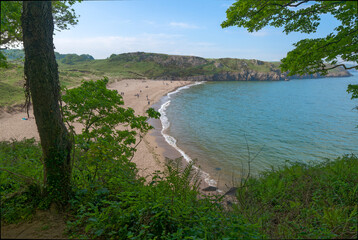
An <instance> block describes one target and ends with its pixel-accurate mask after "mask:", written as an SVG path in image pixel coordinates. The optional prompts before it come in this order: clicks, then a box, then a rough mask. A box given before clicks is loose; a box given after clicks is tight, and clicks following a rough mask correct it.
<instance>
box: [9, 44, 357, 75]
mask: <svg viewBox="0 0 358 240" xmlns="http://www.w3.org/2000/svg"><path fill="white" fill-rule="evenodd" d="M4 53H5V55H6V56H8V57H9V59H16V58H21V57H22V58H23V56H24V53H23V51H22V50H17V49H15V50H5V51H4ZM55 55H56V59H57V61H58V63H59V67H60V69H63V70H66V71H72V72H75V71H78V72H88V73H94V74H95V75H101V74H104V75H111V76H115V77H116V78H119V79H125V78H134V79H162V80H189V81H280V80H289V79H293V78H321V77H345V76H351V74H350V73H349V72H348V71H346V70H344V69H343V68H341V67H340V68H336V69H333V70H330V71H329V73H328V75H327V76H321V75H319V74H310V75H308V74H307V75H304V76H291V77H288V76H287V72H283V73H282V72H281V70H280V68H279V65H280V63H279V62H264V61H260V60H256V59H251V60H248V59H237V58H218V59H211V58H201V57H195V56H181V55H168V54H157V53H144V52H133V53H123V54H112V55H111V56H110V57H109V58H107V59H98V60H95V59H94V58H93V57H92V56H91V55H88V54H82V55H77V54H60V53H57V52H56V53H55Z"/></svg>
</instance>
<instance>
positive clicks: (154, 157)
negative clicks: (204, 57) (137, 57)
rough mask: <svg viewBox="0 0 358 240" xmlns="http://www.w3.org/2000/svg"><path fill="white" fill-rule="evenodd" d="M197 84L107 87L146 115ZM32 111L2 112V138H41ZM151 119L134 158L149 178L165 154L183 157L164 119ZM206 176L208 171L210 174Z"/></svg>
mask: <svg viewBox="0 0 358 240" xmlns="http://www.w3.org/2000/svg"><path fill="white" fill-rule="evenodd" d="M196 84H198V83H194V82H192V81H170V80H143V79H140V80H138V79H125V80H120V81H116V82H112V83H109V84H108V85H107V88H108V89H111V90H117V91H118V93H122V97H123V100H124V107H131V108H133V109H134V111H135V114H137V115H144V114H145V111H146V110H147V109H148V108H149V107H152V108H154V109H156V110H157V111H158V109H159V108H161V107H162V105H163V104H164V103H165V102H164V100H163V99H164V98H165V97H168V95H169V96H170V95H171V94H174V93H175V92H177V91H181V89H180V88H182V87H184V88H188V87H191V86H190V85H196ZM169 98H170V97H169ZM29 113H30V118H28V120H23V118H27V114H26V111H16V112H3V113H2V115H1V117H0V141H9V140H11V139H14V140H22V139H23V138H35V140H36V141H39V135H38V131H37V126H36V123H35V119H34V115H33V109H32V108H30V111H29ZM149 123H150V124H151V125H153V127H154V129H152V130H150V131H149V132H148V133H147V134H145V136H144V137H143V140H142V142H141V143H139V144H138V146H137V151H136V152H135V154H134V157H133V159H132V161H133V162H134V163H136V165H137V168H138V170H139V176H141V177H145V178H146V179H147V182H150V181H151V177H152V174H153V173H154V172H155V171H164V169H165V163H166V158H170V159H176V158H180V157H182V154H181V153H180V152H179V151H178V149H176V148H175V147H173V146H172V145H170V144H169V143H168V142H167V141H166V139H165V137H164V136H163V134H162V131H163V126H162V121H161V120H159V119H149ZM74 125H75V131H76V132H79V131H81V125H79V124H74ZM186 164H188V161H187V160H186V159H184V158H183V159H182V166H186ZM194 168H196V167H194ZM201 172H202V171H201ZM204 174H206V173H204ZM207 176H209V175H208V174H207ZM200 180H201V184H200V186H199V187H200V189H201V190H202V189H204V188H206V187H208V186H209V184H208V183H207V182H206V181H205V177H204V178H203V177H202V176H200Z"/></svg>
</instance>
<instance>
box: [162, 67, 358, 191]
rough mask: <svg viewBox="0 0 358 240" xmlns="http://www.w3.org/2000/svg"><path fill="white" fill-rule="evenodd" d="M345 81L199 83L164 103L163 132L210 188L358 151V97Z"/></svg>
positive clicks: (356, 78) (351, 80)
mask: <svg viewBox="0 0 358 240" xmlns="http://www.w3.org/2000/svg"><path fill="white" fill-rule="evenodd" d="M352 74H353V76H351V77H344V78H320V79H293V80H290V81H227V82H196V83H193V84H191V85H189V86H185V87H182V88H179V89H177V90H176V91H174V92H171V93H169V94H168V95H167V96H165V97H164V98H163V99H162V100H161V105H160V108H159V112H160V113H161V115H162V116H161V122H162V130H161V133H162V135H163V136H164V138H165V139H166V141H167V142H168V143H169V144H170V145H172V146H173V147H174V148H176V149H177V151H179V152H180V154H181V155H182V156H183V158H184V159H185V161H187V162H190V161H193V160H194V161H195V165H196V166H197V167H200V169H201V171H202V174H203V178H204V179H205V181H206V182H207V183H208V184H209V185H213V186H217V187H219V189H226V188H229V187H230V186H235V185H237V184H239V182H240V181H242V179H244V178H245V177H247V175H248V174H250V176H259V175H260V173H262V172H264V171H266V170H270V169H279V168H280V167H283V166H285V165H287V164H291V163H293V162H300V163H313V164H315V163H319V162H322V161H325V160H326V159H335V158H337V157H340V156H342V155H344V154H356V155H357V154H358V128H357V126H358V110H357V109H355V107H356V106H358V100H357V99H354V100H352V99H351V94H348V93H347V86H348V84H358V72H353V71H352Z"/></svg>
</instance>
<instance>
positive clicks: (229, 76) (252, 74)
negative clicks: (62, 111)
mask: <svg viewBox="0 0 358 240" xmlns="http://www.w3.org/2000/svg"><path fill="white" fill-rule="evenodd" d="M349 76H352V75H351V74H350V73H349V72H348V71H342V72H338V73H330V74H327V75H326V76H321V75H319V74H306V75H303V76H299V75H293V76H287V73H283V74H282V73H281V72H269V73H262V72H256V71H252V70H247V71H242V72H224V73H216V74H212V75H196V76H187V77H175V76H163V77H159V78H156V79H158V80H159V79H162V80H187V81H288V80H290V79H313V78H325V77H349Z"/></svg>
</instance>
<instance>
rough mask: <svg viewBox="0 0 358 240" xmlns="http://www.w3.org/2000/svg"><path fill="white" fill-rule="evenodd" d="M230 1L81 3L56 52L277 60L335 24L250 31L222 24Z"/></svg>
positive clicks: (327, 19) (99, 56) (57, 40)
mask: <svg viewBox="0 0 358 240" xmlns="http://www.w3.org/2000/svg"><path fill="white" fill-rule="evenodd" d="M234 2H235V1H232V0H122V1H82V2H81V3H76V4H75V5H74V9H75V12H76V14H78V15H80V17H79V19H78V20H79V22H78V24H77V25H75V26H73V27H71V28H70V30H64V31H61V32H56V33H55V36H54V44H55V48H56V49H55V51H57V52H59V53H62V54H66V53H76V54H90V55H92V56H93V57H94V58H95V59H105V58H107V57H109V56H110V55H111V54H120V53H127V52H153V53H165V54H175V55H191V56H199V57H205V58H225V57H230V58H244V59H259V60H263V61H279V60H280V59H282V58H284V57H285V56H286V54H287V52H288V51H290V50H292V49H293V48H294V46H293V45H292V44H293V43H295V42H297V41H299V40H301V39H304V38H318V37H325V36H326V35H327V34H328V33H330V32H332V31H333V28H334V27H335V26H337V25H338V22H337V21H336V20H335V19H334V18H333V17H331V16H324V17H322V21H321V25H320V26H319V28H318V31H317V32H316V33H313V34H309V35H308V34H302V33H290V34H288V35H286V34H285V33H283V32H282V28H273V27H265V28H264V29H262V30H260V31H259V32H254V33H249V32H247V30H246V29H244V28H238V27H229V28H224V29H223V28H221V26H220V24H221V23H222V22H223V21H225V20H226V10H227V9H228V7H229V6H231V4H232V3H234Z"/></svg>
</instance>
